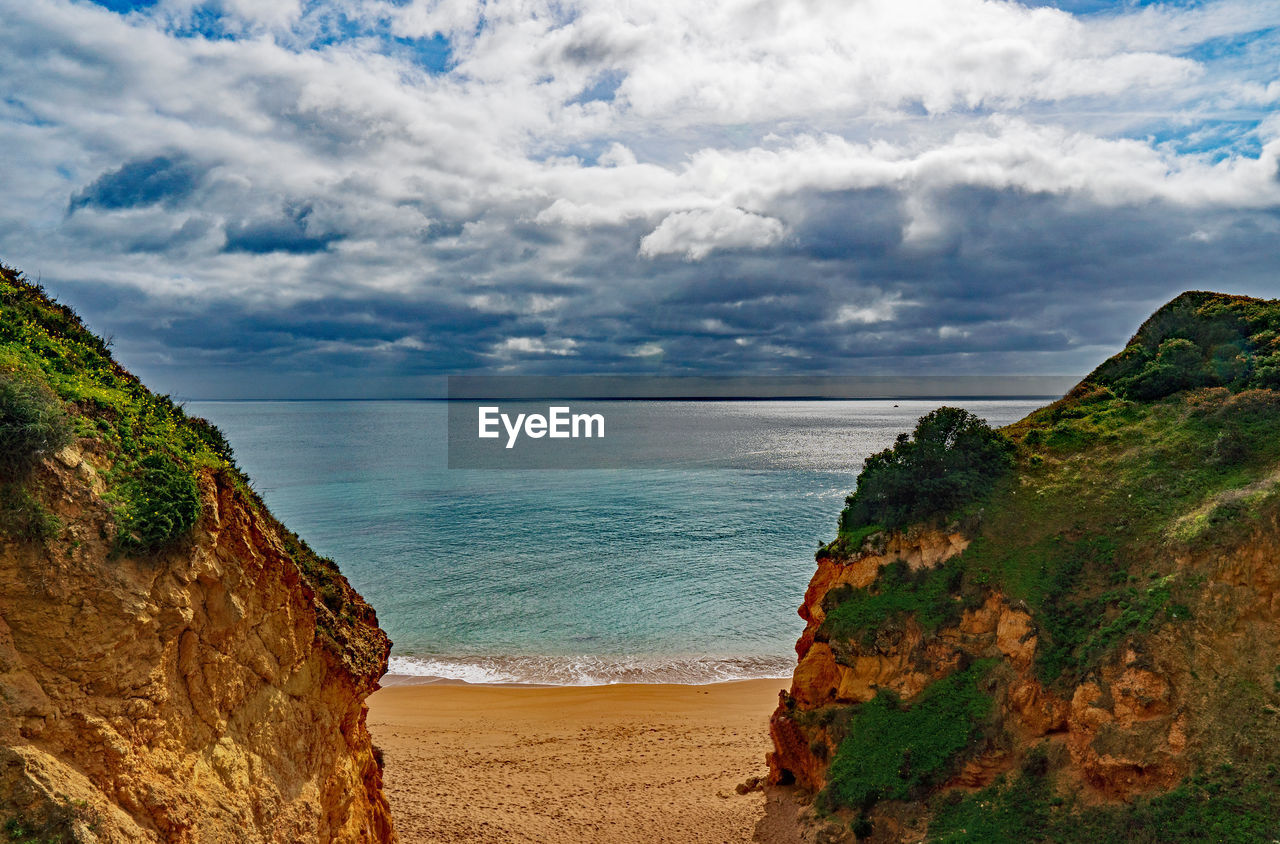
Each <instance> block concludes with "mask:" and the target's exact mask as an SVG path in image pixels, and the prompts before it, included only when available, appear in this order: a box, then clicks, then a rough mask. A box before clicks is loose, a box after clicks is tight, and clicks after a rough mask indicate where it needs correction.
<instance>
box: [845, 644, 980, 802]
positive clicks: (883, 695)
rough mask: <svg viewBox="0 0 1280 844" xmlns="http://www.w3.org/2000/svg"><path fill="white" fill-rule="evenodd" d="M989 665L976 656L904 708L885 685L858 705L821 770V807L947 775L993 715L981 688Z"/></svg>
mask: <svg viewBox="0 0 1280 844" xmlns="http://www.w3.org/2000/svg"><path fill="white" fill-rule="evenodd" d="M991 666H992V662H991V661H989V660H987V661H983V662H977V663H974V664H973V665H971V666H969V667H968V668H966V669H964V670H963V671H959V672H956V673H955V674H952V675H951V676H949V677H945V678H943V679H941V680H938V681H937V682H936V683H933V684H932V685H930V686H929V687H928V688H926V689H925V690H924V691H923V692H921V693H920V695H919V696H918V698H917V699H916V700H915V701H914V702H913V703H912V705H911V706H910V707H904V706H903V705H902V704H901V703H900V701H899V700H898V698H897V696H896V695H894V694H893V693H892V692H889V691H881V692H880V693H879V694H877V695H876V696H875V697H874V698H872V699H871V700H869V701H867V702H866V703H864V704H862V706H861V707H859V708H858V711H857V714H856V715H854V717H853V720H852V722H851V723H850V725H849V733H848V735H847V736H846V737H845V739H844V741H842V742H841V743H840V747H839V748H838V749H837V750H836V756H835V759H834V760H832V762H831V768H830V770H829V771H828V773H827V787H826V788H825V789H824V790H823V793H822V798H823V801H824V803H825V805H826V807H827V808H828V809H831V810H835V809H839V808H851V809H861V810H863V811H866V810H868V809H870V808H871V806H873V805H874V804H875V803H876V802H877V801H880V800H902V799H907V798H910V797H914V796H917V794H918V792H919V790H920V789H921V788H923V787H926V786H929V785H934V784H936V783H938V782H941V781H942V780H943V779H945V777H946V776H947V775H948V774H949V773H951V771H952V770H953V767H954V765H955V763H956V761H957V760H958V759H959V758H960V757H961V756H962V755H963V754H964V752H965V751H966V750H968V749H971V748H972V747H973V745H974V744H975V742H976V741H977V740H978V739H979V738H980V736H981V734H982V731H983V729H984V727H985V725H986V723H987V720H988V718H989V716H990V714H991V701H992V698H991V695H989V694H987V693H986V692H985V691H983V690H982V688H981V685H982V683H983V679H984V678H985V677H986V675H987V673H988V671H989V670H990V668H991Z"/></svg>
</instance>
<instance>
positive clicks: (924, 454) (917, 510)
mask: <svg viewBox="0 0 1280 844" xmlns="http://www.w3.org/2000/svg"><path fill="white" fill-rule="evenodd" d="M1013 451H1014V446H1013V443H1011V442H1010V441H1009V440H1008V439H1007V438H1006V437H1005V436H1004V435H1003V434H1001V433H999V432H998V431H995V430H992V428H991V427H990V426H989V425H987V423H986V422H985V421H984V420H982V419H979V418H978V417H977V416H974V415H973V414H972V413H969V412H968V411H967V410H963V409H961V408H958V407H940V408H938V409H937V410H935V411H933V412H932V413H929V414H928V415H926V416H922V417H921V418H920V421H919V422H918V423H917V424H916V428H915V431H914V432H913V433H912V434H911V435H910V436H908V435H907V434H899V435H898V440H897V442H896V443H895V444H894V446H893V448H890V449H886V450H884V451H882V452H880V453H879V454H874V455H872V456H871V457H869V458H867V462H866V465H865V466H864V467H863V469H862V473H861V474H859V475H858V487H857V490H856V491H855V492H854V493H853V495H850V496H849V497H848V498H847V499H846V500H845V504H846V506H845V510H844V512H843V513H842V514H841V515H840V530H841V532H842V533H848V532H851V531H854V530H857V529H858V528H859V527H861V526H863V525H868V524H879V525H883V526H884V527H885V528H888V529H895V528H900V527H903V526H905V525H908V524H911V523H913V522H921V521H926V520H929V519H933V518H937V517H939V516H945V515H948V514H951V513H953V512H955V511H956V510H958V509H959V508H961V507H963V506H964V505H966V504H968V503H970V502H972V501H974V500H976V499H978V498H980V497H982V496H984V495H986V494H987V493H988V492H990V490H991V487H992V486H993V485H994V484H995V482H996V480H997V479H998V478H1000V476H1002V475H1003V474H1004V473H1005V472H1006V471H1008V469H1009V468H1010V467H1011V466H1012V465H1013Z"/></svg>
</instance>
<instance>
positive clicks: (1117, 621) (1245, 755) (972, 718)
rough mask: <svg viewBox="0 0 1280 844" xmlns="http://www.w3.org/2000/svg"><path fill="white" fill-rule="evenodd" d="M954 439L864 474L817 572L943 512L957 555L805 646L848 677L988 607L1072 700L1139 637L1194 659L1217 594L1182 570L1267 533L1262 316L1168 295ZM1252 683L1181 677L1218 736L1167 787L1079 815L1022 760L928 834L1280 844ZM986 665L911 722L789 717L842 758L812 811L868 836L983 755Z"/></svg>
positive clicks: (1274, 321) (1277, 310) (1205, 734)
mask: <svg viewBox="0 0 1280 844" xmlns="http://www.w3.org/2000/svg"><path fill="white" fill-rule="evenodd" d="M953 413H954V412H953ZM952 418H953V419H955V418H956V417H955V416H952ZM959 424H962V426H964V427H966V430H969V431H971V432H972V436H971V438H969V439H963V438H960V437H949V436H946V435H940V432H943V431H946V430H947V429H948V428H949V427H950V426H949V425H948V424H947V423H946V422H945V421H944V420H939V419H938V418H936V417H935V418H933V419H930V418H929V417H926V418H925V419H922V420H921V424H920V426H918V427H917V429H916V432H915V434H914V435H912V436H908V435H906V434H904V435H902V436H900V437H899V438H898V442H897V444H896V445H895V446H894V448H893V449H890V450H888V451H886V452H883V453H881V454H879V455H876V456H875V458H873V459H872V460H870V461H868V463H867V468H866V469H865V470H864V472H863V474H862V476H860V478H859V483H858V488H857V491H856V492H855V493H854V495H851V496H850V497H849V499H848V502H847V503H848V507H847V508H846V509H845V511H844V512H843V513H842V515H841V521H840V534H839V536H838V538H837V540H836V541H835V542H833V543H832V544H831V545H830V546H828V547H827V548H824V549H821V550H820V551H819V556H820V557H824V556H839V555H841V554H854V553H857V552H859V551H864V552H865V551H868V550H874V549H877V548H881V549H882V548H883V547H884V543H883V541H880V542H879V543H877V539H876V537H875V534H876V533H877V532H879V531H881V530H884V529H887V530H893V529H901V528H903V527H907V526H910V525H912V524H915V523H920V522H924V523H928V522H934V523H936V522H937V520H938V519H939V518H940V517H943V516H946V517H948V518H952V519H957V518H958V519H961V520H962V522H961V523H962V524H963V525H964V530H965V532H966V533H967V534H968V535H969V536H970V538H971V542H970V544H969V546H968V547H967V549H966V550H965V551H964V552H963V553H961V554H959V555H957V556H955V557H952V558H951V559H949V560H947V561H946V562H944V563H943V564H941V565H939V566H936V567H933V568H927V569H921V570H918V571H915V572H912V571H911V570H910V569H909V568H908V567H907V566H906V565H905V564H904V563H902V562H896V563H890V564H888V565H886V566H884V567H883V568H882V569H881V570H880V573H879V575H878V577H877V579H876V581H875V582H874V583H872V584H871V585H870V586H868V587H867V588H863V589H855V588H852V587H849V586H844V587H839V588H836V589H833V590H831V591H830V592H829V593H828V594H827V596H826V597H825V599H824V605H823V609H824V611H825V614H826V616H825V620H824V622H823V625H822V626H821V627H820V628H819V630H818V632H817V638H818V639H819V640H825V641H828V642H830V643H831V649H832V653H833V654H834V656H835V658H836V659H837V661H847V660H848V659H849V655H850V652H851V651H852V652H854V653H857V652H859V648H866V647H871V646H876V644H877V642H878V641H879V638H878V636H877V634H878V633H879V632H881V631H883V630H886V629H890V628H893V627H900V626H901V624H902V623H903V622H904V621H905V620H907V619H908V618H910V619H912V620H914V622H915V623H917V624H918V625H919V626H920V627H921V628H922V629H923V631H924V634H925V636H926V637H929V636H932V635H934V634H936V633H938V632H940V631H943V630H945V629H946V628H948V627H952V626H954V625H955V624H956V623H957V622H958V621H959V617H960V614H961V613H962V612H963V611H965V610H966V609H969V608H973V607H976V606H978V605H979V604H980V603H981V602H982V601H984V600H985V599H986V598H987V596H989V595H991V594H995V593H999V594H1002V595H1003V596H1005V597H1006V598H1007V599H1008V601H1009V602H1010V603H1011V604H1013V605H1015V606H1018V607H1025V608H1026V609H1027V610H1028V611H1029V612H1030V614H1031V616H1032V621H1033V625H1034V633H1035V635H1036V637H1037V646H1036V649H1035V659H1036V663H1035V670H1036V672H1037V673H1038V675H1039V677H1040V679H1041V680H1042V681H1043V682H1044V683H1046V684H1047V685H1051V686H1056V687H1057V690H1058V691H1059V693H1066V694H1068V695H1069V693H1070V691H1071V689H1072V688H1073V687H1074V686H1075V685H1076V684H1078V683H1079V682H1081V681H1083V680H1085V679H1086V678H1088V677H1089V676H1090V675H1092V674H1094V673H1095V672H1097V671H1098V670H1099V668H1101V667H1102V666H1104V665H1105V664H1107V663H1108V662H1110V661H1112V660H1114V659H1116V658H1118V654H1119V652H1120V651H1121V649H1122V648H1125V647H1126V646H1127V645H1129V644H1132V645H1134V646H1135V653H1137V654H1139V658H1140V659H1142V658H1144V657H1143V656H1142V655H1143V654H1147V653H1150V652H1151V651H1149V650H1147V649H1146V648H1145V647H1144V639H1147V641H1146V643H1145V644H1146V645H1150V646H1153V647H1156V648H1164V650H1163V651H1161V653H1164V654H1165V656H1166V657H1167V656H1168V653H1169V648H1173V649H1175V651H1176V649H1177V648H1179V647H1183V646H1186V647H1188V648H1190V647H1193V646H1194V643H1193V641H1192V639H1191V637H1192V634H1193V630H1192V626H1191V625H1188V624H1186V622H1187V621H1188V620H1189V619H1192V618H1193V617H1198V618H1200V619H1201V621H1200V624H1199V625H1198V627H1199V629H1201V630H1203V629H1207V628H1206V625H1207V626H1208V627H1212V625H1213V624H1214V623H1215V619H1217V618H1219V617H1224V618H1225V617H1229V616H1222V614H1223V613H1224V612H1228V610H1225V609H1224V608H1223V606H1222V601H1223V600H1227V599H1226V598H1224V597H1223V593H1221V592H1213V591H1212V590H1209V589H1207V588H1206V579H1212V578H1213V576H1214V572H1213V570H1212V569H1211V566H1212V564H1213V563H1212V562H1208V563H1204V562H1199V561H1214V560H1217V559H1220V555H1219V554H1217V553H1216V552H1217V551H1218V550H1220V549H1221V550H1230V549H1234V548H1237V547H1239V546H1240V544H1241V543H1244V542H1248V541H1250V538H1251V535H1252V534H1253V533H1255V532H1257V531H1258V530H1260V529H1263V527H1262V526H1267V525H1274V524H1275V523H1277V521H1280V436H1277V432H1280V302H1265V301H1260V300H1252V299H1244V298H1240V297H1229V296H1220V295H1217V294H1208V293H1192V294H1185V295H1183V296H1180V297H1178V299H1176V300H1174V301H1173V302H1171V303H1170V304H1169V305H1167V306H1166V307H1164V308H1162V309H1161V310H1160V311H1159V312H1157V313H1156V314H1155V315H1154V316H1153V317H1152V318H1151V319H1150V320H1148V321H1147V323H1145V324H1144V325H1143V326H1142V328H1141V329H1140V330H1139V332H1138V334H1137V335H1136V336H1135V337H1134V339H1133V340H1132V341H1131V342H1130V344H1129V346H1128V347H1127V348H1126V349H1125V351H1124V352H1122V353H1121V354H1120V355H1117V356H1116V357H1115V358H1112V359H1111V360H1109V361H1107V362H1106V363H1104V364H1103V365H1102V366H1100V367H1098V369H1097V370H1096V371H1095V372H1094V373H1093V374H1092V375H1091V376H1090V377H1089V378H1088V379H1086V380H1085V381H1084V382H1083V383H1081V384H1080V385H1079V386H1078V387H1077V388H1076V389H1075V390H1073V391H1072V392H1071V393H1070V394H1069V395H1068V396H1066V397H1065V398H1064V399H1062V400H1061V401H1058V402H1055V403H1053V404H1051V405H1049V406H1048V407H1045V408H1042V409H1041V410H1038V411H1036V412H1035V413H1032V414H1031V415H1030V416H1028V417H1027V418H1026V419H1024V420H1022V421H1021V422H1018V423H1016V424H1014V425H1011V426H1008V427H1007V428H1005V429H1003V431H1002V432H1000V434H999V435H997V434H995V433H994V432H989V430H988V431H986V432H985V433H981V434H980V433H979V432H980V431H981V430H982V429H980V428H977V427H976V426H974V425H973V423H972V422H971V421H968V420H960V423H959ZM962 442H964V443H966V445H965V446H964V447H961V443H962ZM1010 466H1013V467H1015V468H1014V470H1013V471H1009V467H1010ZM936 479H941V483H934V482H932V480H936ZM913 495H918V497H919V501H918V502H914V503H913V502H911V501H909V500H908V499H909V498H910V497H911V496H913ZM977 502H981V507H980V509H979V508H978V507H977V506H975V504H976V503H977ZM1214 595H1216V596H1217V597H1216V598H1215V597H1212V596H1214ZM1161 643H1163V644H1161ZM1255 668H1256V666H1255V667H1254V668H1246V667H1245V664H1242V665H1241V666H1240V667H1238V668H1233V669H1232V671H1231V672H1228V673H1224V674H1223V675H1222V676H1221V677H1215V678H1206V677H1202V678H1200V679H1198V680H1197V683H1198V684H1199V685H1198V686H1197V688H1198V691H1197V694H1201V695H1213V696H1214V697H1213V700H1214V703H1213V704H1212V706H1209V707H1208V708H1207V709H1206V710H1205V711H1210V712H1212V713H1213V714H1214V719H1213V720H1212V722H1211V723H1209V722H1204V721H1203V720H1202V721H1201V722H1199V723H1197V724H1196V725H1195V729H1196V731H1197V733H1196V735H1197V743H1196V745H1195V747H1194V748H1193V749H1191V750H1189V751H1188V753H1189V755H1188V762H1189V764H1190V766H1191V770H1192V772H1193V773H1192V775H1190V776H1189V777H1188V778H1187V779H1186V780H1185V781H1184V782H1183V783H1182V784H1181V785H1179V786H1178V787H1176V788H1175V789H1173V790H1171V791H1169V792H1166V793H1164V794H1157V795H1153V796H1149V797H1146V798H1140V799H1137V800H1135V801H1134V802H1132V803H1130V804H1125V805H1118V806H1094V805H1088V804H1086V803H1085V802H1082V801H1081V800H1080V799H1077V797H1076V796H1074V792H1073V791H1071V790H1070V788H1069V787H1068V790H1066V791H1063V790H1062V788H1061V787H1060V786H1062V785H1065V783H1056V782H1055V780H1054V775H1053V770H1054V766H1053V765H1051V764H1050V762H1049V760H1048V758H1047V757H1046V755H1045V754H1044V753H1032V754H1030V755H1029V756H1028V758H1027V760H1026V763H1025V764H1024V765H1023V767H1022V770H1021V771H1019V772H1017V773H1015V774H1013V775H1010V776H1007V777H1005V778H1002V779H1001V780H999V781H998V782H997V783H996V784H995V785H993V786H991V787H989V788H987V789H984V790H982V791H980V792H977V793H974V794H962V793H958V792H952V793H949V794H945V795H934V796H933V798H932V801H931V804H930V806H929V810H930V813H931V814H932V820H931V822H930V828H929V839H928V840H931V841H939V842H961V841H972V842H1022V841H1054V842H1068V841H1071V842H1076V841H1089V842H1091V843H1093V844H1109V842H1156V841H1272V840H1280V773H1278V767H1277V763H1276V762H1275V761H1274V760H1275V756H1274V748H1275V746H1276V744H1275V742H1276V741H1280V735H1277V734H1276V731H1277V730H1280V721H1276V718H1275V715H1276V707H1275V702H1276V698H1275V690H1280V666H1274V670H1273V666H1272V664H1271V662H1267V663H1266V665H1265V666H1264V667H1263V668H1261V669H1258V670H1254V669H1255ZM984 671H985V669H982V670H979V669H977V668H970V669H967V670H966V671H964V672H959V673H956V674H952V675H951V676H949V677H947V678H945V679H943V680H940V681H937V682H935V683H933V684H932V685H930V686H928V687H926V688H925V689H924V690H923V691H922V692H921V693H920V694H919V695H918V696H916V697H915V698H914V699H913V700H911V701H909V702H908V704H904V703H903V702H901V701H898V700H897V699H896V698H894V697H893V696H892V695H889V694H887V693H882V694H880V695H879V696H877V697H876V698H874V699H873V700H872V701H870V702H868V703H866V704H862V705H861V706H857V707H826V708H824V709H822V710H816V711H815V712H813V713H806V714H805V715H804V716H803V717H799V716H797V721H798V723H801V724H802V726H804V727H805V729H808V730H812V731H815V732H816V731H818V730H823V731H825V732H824V733H822V734H824V735H825V736H826V737H827V739H828V740H836V741H838V742H839V744H838V749H837V751H836V753H835V755H834V758H833V759H832V763H831V766H830V768H829V771H828V785H827V788H826V790H825V791H824V793H823V798H824V806H825V807H826V808H828V809H831V810H835V809H841V808H843V809H847V810H852V811H853V812H854V813H856V814H855V831H858V832H860V833H862V834H867V833H869V831H870V824H871V823H872V822H873V820H874V818H873V816H871V815H869V814H868V809H869V807H870V806H871V805H873V804H875V803H876V802H877V801H880V800H924V799H926V798H928V792H929V789H930V787H931V786H935V785H937V784H938V783H939V782H941V781H943V780H944V779H945V777H946V775H947V773H948V772H949V771H952V770H954V766H955V764H957V763H958V762H959V761H960V760H961V759H963V758H964V757H965V754H966V751H968V750H971V749H972V748H973V747H975V746H976V745H977V744H978V743H979V742H981V741H984V740H989V739H990V736H989V733H990V730H991V727H989V726H988V725H989V723H990V720H989V719H990V718H991V717H993V716H992V714H991V700H992V697H991V696H990V695H988V694H987V693H986V692H985V691H983V690H984V689H987V688H992V686H991V685H990V684H994V688H995V689H998V688H999V678H1000V677H1001V676H1002V675H1000V674H998V673H992V674H991V675H990V676H989V677H987V678H986V679H985V680H984V679H981V678H982V677H983V676H984V675H983V672H984ZM975 672H976V673H975ZM1202 673H1203V672H1202ZM1193 675H1194V672H1193ZM993 694H994V692H993ZM822 744H823V747H822V748H821V750H822V752H823V753H826V752H827V745H826V743H825V742H822ZM815 751H816V748H815ZM1058 752H1059V753H1061V751H1060V750H1059V751H1058ZM1223 759H1230V760H1232V761H1233V762H1234V763H1235V767H1233V766H1232V765H1222V764H1220V763H1221V762H1222V760H1223ZM1061 763H1062V759H1061V758H1058V760H1057V763H1055V764H1061ZM882 811H887V812H892V811H896V810H893V809H888V808H884V807H882Z"/></svg>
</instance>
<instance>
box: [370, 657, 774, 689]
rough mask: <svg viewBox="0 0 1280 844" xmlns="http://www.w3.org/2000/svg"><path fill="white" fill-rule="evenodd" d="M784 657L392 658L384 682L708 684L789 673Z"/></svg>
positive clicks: (764, 677)
mask: <svg viewBox="0 0 1280 844" xmlns="http://www.w3.org/2000/svg"><path fill="white" fill-rule="evenodd" d="M794 667H795V661H794V658H793V657H783V656H729V657H717V656H689V657H632V656H393V657H391V660H390V665H389V666H388V671H387V677H386V679H385V681H384V682H386V683H389V684H396V683H408V682H432V681H451V682H462V683H480V684H523V685H543V686H608V685H614V684H616V683H680V684H685V685H695V686H697V685H706V684H708V683H723V682H727V681H731V680H756V679H781V678H786V677H790V676H791V672H792V670H793V668H794Z"/></svg>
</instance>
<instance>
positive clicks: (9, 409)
mask: <svg viewBox="0 0 1280 844" xmlns="http://www.w3.org/2000/svg"><path fill="white" fill-rule="evenodd" d="M70 442H71V427H70V425H69V424H68V422H67V415H66V413H65V412H64V411H63V409H62V402H61V401H59V400H58V397H57V396H56V395H54V394H53V391H52V390H50V389H49V388H48V387H47V386H46V385H45V384H44V383H43V382H42V381H40V380H37V378H36V377H35V376H34V374H33V373H30V372H19V371H15V370H8V371H6V370H5V369H4V368H3V365H2V364H0V477H5V478H7V479H9V480H13V479H16V478H20V477H22V476H24V475H26V473H27V472H29V471H30V470H31V468H32V467H33V466H34V465H35V464H36V462H37V461H39V460H40V458H42V457H44V456H45V455H48V454H52V453H53V452H55V451H57V450H58V449H60V448H63V447H64V446H66V445H68V444H69V443H70Z"/></svg>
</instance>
